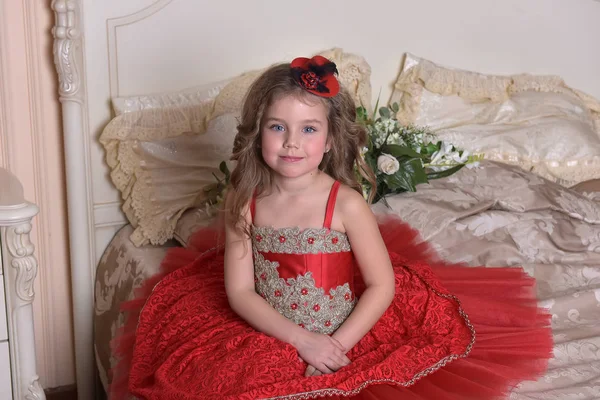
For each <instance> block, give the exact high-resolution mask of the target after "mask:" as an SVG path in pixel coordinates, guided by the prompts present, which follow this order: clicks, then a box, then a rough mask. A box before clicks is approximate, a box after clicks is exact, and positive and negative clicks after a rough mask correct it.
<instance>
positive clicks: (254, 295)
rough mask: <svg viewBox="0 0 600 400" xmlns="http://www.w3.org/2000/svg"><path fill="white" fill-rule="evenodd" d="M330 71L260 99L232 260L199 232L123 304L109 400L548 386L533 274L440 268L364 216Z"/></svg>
mask: <svg viewBox="0 0 600 400" xmlns="http://www.w3.org/2000/svg"><path fill="white" fill-rule="evenodd" d="M336 73H337V71H336V68H335V64H333V63H332V62H330V61H329V60H327V59H325V58H323V57H319V56H317V57H314V58H312V59H306V58H298V59H295V60H294V61H293V62H292V63H291V64H282V65H277V66H274V67H272V68H270V69H269V70H267V71H266V72H265V73H264V74H263V75H262V76H260V77H259V78H258V79H257V80H256V82H255V83H254V84H253V85H252V87H251V88H250V90H249V92H248V94H247V97H246V100H245V103H244V106H243V110H242V120H241V124H240V126H239V127H238V134H237V136H236V138H235V142H234V149H233V157H232V159H233V160H237V165H236V168H235V169H234V171H233V173H232V176H231V188H230V190H229V193H228V196H227V200H226V205H225V213H224V215H225V218H224V225H225V243H224V246H218V238H219V231H220V230H219V229H214V228H213V229H212V230H202V231H200V232H198V233H197V234H196V235H195V238H194V239H193V241H192V242H193V243H194V244H193V246H191V248H189V249H176V250H172V251H171V252H170V253H169V255H168V256H167V258H166V259H165V261H164V263H163V268H164V274H163V275H162V276H161V277H157V278H155V279H154V280H152V281H151V282H148V283H147V284H146V286H145V293H144V296H142V298H141V299H140V300H138V301H137V302H133V303H131V304H130V305H129V308H128V309H130V310H131V309H134V308H135V307H139V306H140V305H141V304H142V302H144V301H145V305H144V307H143V309H142V311H141V312H137V313H134V315H133V316H130V317H129V319H128V324H127V326H126V328H125V332H126V334H124V335H123V336H122V337H121V338H120V339H119V346H118V347H117V355H119V356H121V361H120V363H119V365H118V366H117V367H116V369H115V371H114V372H115V378H114V380H113V384H112V387H111V392H112V393H113V396H114V397H111V398H117V397H119V396H120V395H124V394H125V393H126V392H127V391H129V393H130V394H132V395H134V396H137V397H138V398H143V399H259V398H260V399H308V398H341V397H343V398H347V397H351V398H354V399H389V400H397V399H442V400H444V399H448V400H450V399H457V400H458V399H492V398H497V397H498V396H503V395H506V394H507V393H508V390H509V389H510V388H512V387H513V386H514V385H515V384H517V383H518V382H519V381H521V380H525V379H533V378H535V377H537V376H538V375H539V374H540V373H542V372H543V371H544V369H545V367H546V363H547V359H548V358H549V357H550V350H551V345H552V341H551V335H550V329H549V328H548V318H547V316H546V315H544V314H543V313H542V312H541V311H540V310H539V309H538V308H537V307H536V301H535V296H534V294H533V282H532V280H531V279H530V278H528V277H527V276H526V275H525V274H524V273H523V272H522V270H520V269H517V268H494V269H485V268H464V267H459V266H453V265H447V264H444V263H443V262H441V261H440V260H439V259H438V258H437V257H435V256H434V255H433V254H432V253H431V251H429V249H428V247H427V246H426V245H425V244H423V243H421V244H417V242H416V233H415V232H414V231H412V230H411V229H410V228H409V227H407V226H406V225H404V224H403V223H402V222H400V221H397V220H392V219H388V220H386V221H379V223H378V221H377V220H376V218H375V216H374V215H373V214H372V213H371V211H370V208H369V207H368V205H367V203H366V202H365V201H364V199H363V197H362V194H361V193H362V191H361V187H360V184H359V182H358V180H357V177H356V175H355V172H354V171H355V169H354V168H355V166H358V170H359V171H360V173H361V174H362V175H363V176H364V177H365V178H367V179H370V180H373V174H372V172H371V171H370V170H369V168H368V167H367V166H366V165H365V163H364V161H363V160H362V158H361V156H360V149H361V148H362V147H363V146H364V145H365V142H366V132H365V130H364V129H363V128H362V127H361V126H359V125H358V124H357V123H356V122H355V105H354V103H353V101H352V98H351V97H350V95H349V94H348V93H347V92H346V91H345V90H344V89H343V88H340V86H339V83H338V81H337V78H336V76H335V74H336ZM211 232H212V233H213V234H211ZM223 247H224V248H223ZM223 288H224V290H223ZM146 297H147V300H146ZM136 326H137V330H136ZM132 347H133V350H132ZM132 352H133V353H132Z"/></svg>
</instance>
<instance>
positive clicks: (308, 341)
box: [225, 198, 350, 373]
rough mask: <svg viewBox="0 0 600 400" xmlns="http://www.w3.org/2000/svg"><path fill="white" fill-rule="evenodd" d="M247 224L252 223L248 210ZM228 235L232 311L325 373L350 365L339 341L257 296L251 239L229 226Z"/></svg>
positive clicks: (228, 285) (227, 272)
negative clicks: (303, 325)
mask: <svg viewBox="0 0 600 400" xmlns="http://www.w3.org/2000/svg"><path fill="white" fill-rule="evenodd" d="M228 200H229V198H228ZM227 203H229V201H228V202H227ZM246 220H247V221H248V222H250V221H251V219H250V211H249V210H247V211H246ZM225 235H226V238H225V291H226V293H227V299H228V300H229V305H230V306H231V308H232V309H233V311H235V312H236V313H237V314H238V315H239V316H240V317H241V318H243V319H244V320H245V321H246V322H248V324H250V325H251V326H253V327H254V328H255V329H256V330H258V331H261V332H263V333H265V334H267V335H269V336H272V337H275V338H277V339H279V340H281V341H283V342H286V343H289V344H291V345H292V346H294V347H295V348H296V349H297V350H298V354H299V355H300V357H301V358H302V359H303V360H304V361H306V362H307V363H309V364H310V365H314V366H315V367H316V368H317V369H319V370H320V371H321V372H323V373H330V372H332V371H334V370H337V369H338V368H340V367H341V366H344V365H348V363H349V362H350V360H349V359H348V358H347V357H346V356H345V355H344V347H343V346H342V345H341V344H340V343H339V342H337V340H335V339H333V338H331V337H329V336H327V335H323V334H318V333H313V332H309V331H307V330H305V329H304V328H301V327H299V326H298V325H296V324H295V323H293V322H292V321H290V320H288V319H287V318H285V317H284V316H283V315H281V314H280V313H279V312H278V311H277V310H275V309H274V308H273V307H271V305H270V304H269V303H267V302H266V301H265V300H264V299H263V298H262V297H261V296H259V295H258V294H257V293H256V291H255V286H254V264H253V259H252V243H251V240H250V238H249V237H247V235H244V234H243V233H240V232H237V231H236V230H235V229H234V228H233V227H231V226H226V228H225Z"/></svg>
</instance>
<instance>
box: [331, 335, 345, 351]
mask: <svg viewBox="0 0 600 400" xmlns="http://www.w3.org/2000/svg"><path fill="white" fill-rule="evenodd" d="M331 340H332V341H333V344H335V345H336V347H337V348H338V349H340V350H341V351H343V352H344V353H345V352H346V348H345V347H344V346H343V345H342V344H341V343H340V342H339V341H338V340H337V339H334V338H331Z"/></svg>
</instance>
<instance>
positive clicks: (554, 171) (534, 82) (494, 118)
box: [392, 54, 600, 186]
mask: <svg viewBox="0 0 600 400" xmlns="http://www.w3.org/2000/svg"><path fill="white" fill-rule="evenodd" d="M394 87H395V91H394V93H393V95H392V101H398V102H399V105H400V110H399V111H398V113H397V118H398V120H399V121H401V122H402V123H403V124H416V125H427V126H430V127H432V129H433V131H434V132H435V133H436V134H437V135H438V136H439V137H440V139H442V140H446V141H449V142H451V143H453V144H455V145H457V146H459V147H461V148H463V149H465V150H469V151H470V152H481V153H484V154H485V157H486V158H487V159H490V160H495V161H501V162H505V163H509V164H513V165H518V166H520V167H521V168H523V169H525V170H532V171H534V172H535V173H536V174H538V175H540V176H542V177H544V178H546V179H549V180H552V181H555V182H558V183H560V184H562V185H565V186H572V185H574V184H576V183H578V182H581V181H585V180H588V179H593V178H595V177H597V176H599V175H600V102H599V101H598V100H596V99H594V98H593V97H591V96H589V95H587V94H585V93H583V92H580V91H578V90H575V89H572V88H570V87H569V86H567V85H566V84H565V82H564V81H563V80H562V79H561V78H560V77H557V76H534V75H529V74H519V75H512V76H498V75H485V74H481V73H476V72H470V71H463V70H458V69H452V68H446V67H443V66H440V65H437V64H435V63H433V62H431V61H428V60H424V59H420V58H418V57H416V56H414V55H412V54H407V55H406V60H405V62H404V67H403V70H402V72H401V74H400V76H399V77H398V79H397V81H396V83H395V85H394ZM525 116H527V118H525Z"/></svg>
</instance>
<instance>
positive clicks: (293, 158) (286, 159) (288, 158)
mask: <svg viewBox="0 0 600 400" xmlns="http://www.w3.org/2000/svg"><path fill="white" fill-rule="evenodd" d="M280 158H281V159H282V160H283V161H286V162H298V161H301V160H302V157H293V156H281V157H280Z"/></svg>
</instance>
